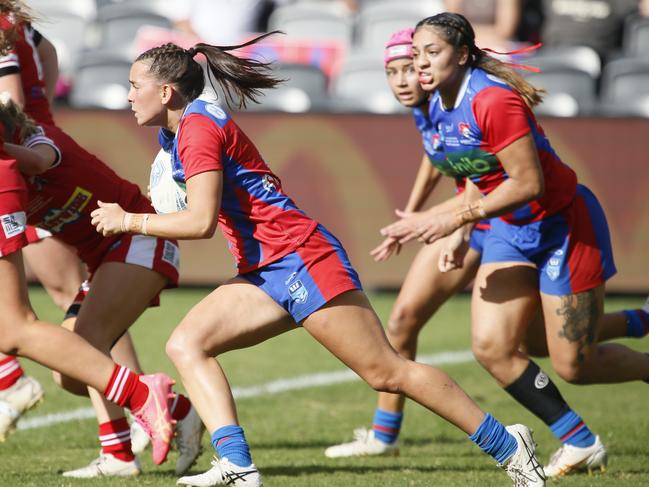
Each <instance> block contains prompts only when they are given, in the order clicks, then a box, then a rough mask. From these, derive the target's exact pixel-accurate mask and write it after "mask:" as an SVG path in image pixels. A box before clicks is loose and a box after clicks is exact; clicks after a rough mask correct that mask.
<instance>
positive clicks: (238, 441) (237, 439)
mask: <svg viewBox="0 0 649 487" xmlns="http://www.w3.org/2000/svg"><path fill="white" fill-rule="evenodd" d="M212 445H213V446H214V449H215V450H216V453H218V455H219V458H227V459H228V460H230V462H231V463H234V464H235V465H239V466H240V467H247V466H248V465H250V464H251V463H252V458H251V457H250V448H249V447H248V442H247V441H246V438H245V436H244V434H243V428H242V427H241V426H238V425H235V424H233V425H228V426H223V427H221V428H219V429H217V430H216V431H215V432H214V433H212Z"/></svg>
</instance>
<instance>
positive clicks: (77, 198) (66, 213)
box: [38, 186, 92, 233]
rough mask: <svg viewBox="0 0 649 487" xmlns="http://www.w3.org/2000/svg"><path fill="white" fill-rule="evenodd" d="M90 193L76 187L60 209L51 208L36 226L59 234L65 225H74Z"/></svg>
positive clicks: (87, 201) (86, 204)
mask: <svg viewBox="0 0 649 487" xmlns="http://www.w3.org/2000/svg"><path fill="white" fill-rule="evenodd" d="M91 198H92V193H91V192H90V191H87V190H85V189H83V188H80V187H79V186H77V187H76V188H75V190H74V192H73V193H72V196H70V199H68V201H66V203H65V204H64V205H63V207H62V208H52V209H50V210H49V211H48V212H47V214H46V215H45V216H44V217H43V221H41V222H40V223H39V224H38V226H39V227H40V228H43V229H45V230H48V231H50V232H52V233H60V232H61V231H62V230H63V227H64V226H65V225H68V224H70V223H76V222H77V221H79V220H80V219H81V213H82V212H83V210H84V208H85V207H86V206H88V203H89V202H90V200H91Z"/></svg>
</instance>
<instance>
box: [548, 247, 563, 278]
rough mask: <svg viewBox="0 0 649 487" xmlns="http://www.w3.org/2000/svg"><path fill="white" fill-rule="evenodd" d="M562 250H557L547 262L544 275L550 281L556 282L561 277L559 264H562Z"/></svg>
mask: <svg viewBox="0 0 649 487" xmlns="http://www.w3.org/2000/svg"><path fill="white" fill-rule="evenodd" d="M563 255H564V252H563V249H557V250H556V251H555V252H554V255H553V256H552V257H550V259H549V260H548V265H547V266H546V268H545V273H546V274H547V275H548V277H549V278H550V280H551V281H556V280H557V279H558V278H559V275H561V263H562V262H563Z"/></svg>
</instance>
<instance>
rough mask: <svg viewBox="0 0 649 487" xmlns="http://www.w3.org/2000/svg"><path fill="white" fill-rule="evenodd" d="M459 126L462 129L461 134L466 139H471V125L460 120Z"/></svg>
mask: <svg viewBox="0 0 649 487" xmlns="http://www.w3.org/2000/svg"><path fill="white" fill-rule="evenodd" d="M457 128H458V130H459V131H460V135H461V136H462V137H464V138H465V139H471V138H472V137H471V126H470V125H469V124H468V123H466V122H460V123H458V124H457Z"/></svg>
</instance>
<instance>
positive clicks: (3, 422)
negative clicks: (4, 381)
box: [0, 401, 20, 443]
mask: <svg viewBox="0 0 649 487" xmlns="http://www.w3.org/2000/svg"><path fill="white" fill-rule="evenodd" d="M18 418H20V413H19V412H18V411H16V410H15V409H14V408H13V407H11V405H10V404H9V403H8V402H5V401H0V443H1V442H3V441H5V440H6V439H7V436H9V434H11V433H12V432H13V431H14V430H15V429H16V423H17V422H18Z"/></svg>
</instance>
